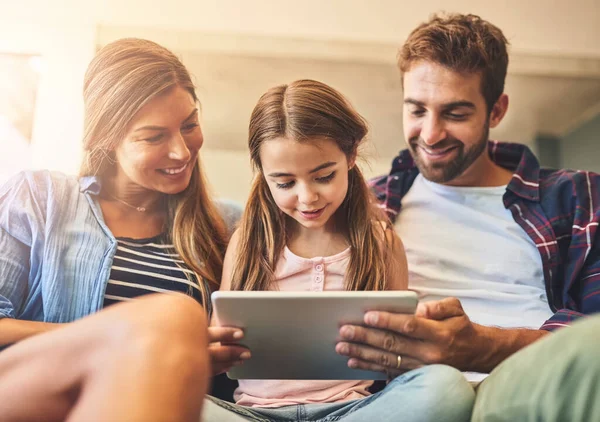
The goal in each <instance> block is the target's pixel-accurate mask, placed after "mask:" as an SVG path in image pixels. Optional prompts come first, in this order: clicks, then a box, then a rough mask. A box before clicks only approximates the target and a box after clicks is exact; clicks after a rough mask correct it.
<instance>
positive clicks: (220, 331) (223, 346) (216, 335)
mask: <svg viewBox="0 0 600 422" xmlns="http://www.w3.org/2000/svg"><path fill="white" fill-rule="evenodd" d="M208 336H209V342H210V343H209V345H208V353H209V354H210V360H211V364H212V371H213V376H214V375H218V374H222V373H223V372H227V371H228V370H229V369H231V368H232V367H233V366H235V365H241V364H242V363H243V362H244V361H245V360H247V359H249V358H250V350H248V349H247V348H246V347H244V346H240V345H239V344H238V342H239V341H240V340H241V339H242V338H244V332H243V331H242V330H240V329H239V328H235V327H208Z"/></svg>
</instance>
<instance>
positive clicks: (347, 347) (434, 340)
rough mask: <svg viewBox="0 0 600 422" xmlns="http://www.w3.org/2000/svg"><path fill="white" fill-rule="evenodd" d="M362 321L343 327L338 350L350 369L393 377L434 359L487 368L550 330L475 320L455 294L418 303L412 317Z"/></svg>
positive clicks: (379, 315)
mask: <svg viewBox="0 0 600 422" xmlns="http://www.w3.org/2000/svg"><path fill="white" fill-rule="evenodd" d="M365 324H366V327H359V326H348V325H345V326H343V327H341V328H340V337H341V339H342V340H341V341H340V342H339V343H338V344H337V346H336V350H337V352H338V353H340V354H341V355H344V356H347V357H349V358H350V359H349V361H348V365H349V366H350V367H353V368H359V369H368V370H375V371H383V372H388V373H390V374H394V375H397V374H399V373H402V372H406V371H407V370H410V369H415V368H418V367H420V366H423V365H428V364H435V363H442V364H446V365H450V366H453V367H455V368H457V369H459V370H462V371H474V372H490V371H491V370H492V369H494V368H495V367H496V366H497V365H498V364H499V363H500V362H502V361H503V360H504V359H506V358H507V357H509V356H510V355H512V354H513V353H515V352H517V351H519V350H520V349H522V348H523V347H525V346H527V345H529V344H531V343H533V342H534V341H536V340H538V339H540V338H541V337H543V336H545V335H547V334H548V332H547V331H545V330H528V329H502V328H496V327H485V326H482V325H479V324H475V323H473V322H471V320H470V319H469V317H468V316H467V315H466V314H465V312H464V310H463V309H462V306H461V304H460V301H459V300H458V299H456V298H448V299H444V300H441V301H438V302H428V303H422V304H419V307H418V309H417V312H416V313H415V315H405V314H392V313H387V312H368V313H366V314H365ZM397 356H401V357H402V364H401V367H400V368H396V364H397V361H398V360H397Z"/></svg>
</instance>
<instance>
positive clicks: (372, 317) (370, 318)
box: [365, 312, 379, 325]
mask: <svg viewBox="0 0 600 422" xmlns="http://www.w3.org/2000/svg"><path fill="white" fill-rule="evenodd" d="M378 319H379V314H378V313H377V312H367V314H366V315H365V322H366V323H367V324H371V325H374V324H377V320H378Z"/></svg>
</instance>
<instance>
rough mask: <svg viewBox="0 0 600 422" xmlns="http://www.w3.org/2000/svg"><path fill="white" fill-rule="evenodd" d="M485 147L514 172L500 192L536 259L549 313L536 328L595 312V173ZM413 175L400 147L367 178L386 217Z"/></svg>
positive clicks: (598, 254) (599, 182)
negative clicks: (383, 171)
mask: <svg viewBox="0 0 600 422" xmlns="http://www.w3.org/2000/svg"><path fill="white" fill-rule="evenodd" d="M488 149H489V154H490V157H491V158H492V160H493V161H494V162H495V163H496V164H498V165H500V166H502V167H504V168H507V169H509V170H511V171H514V174H513V177H512V180H511V181H510V183H509V184H508V186H507V188H506V193H505V194H504V196H503V202H504V207H505V208H507V209H508V210H510V211H511V213H512V216H513V218H514V219H515V221H516V222H517V223H518V224H519V225H520V226H521V227H522V228H523V230H525V232H526V233H527V234H528V235H529V237H530V238H531V239H532V240H533V242H534V243H535V245H536V247H537V249H538V251H539V252H540V255H541V257H542V264H543V267H544V281H545V284H546V293H547V295H548V303H549V304H550V307H551V309H552V311H553V312H554V315H553V316H552V317H551V318H550V319H549V320H548V321H546V322H545V323H544V325H542V327H541V329H543V330H550V331H552V330H554V329H556V328H560V327H563V326H567V325H569V324H570V323H571V322H573V321H575V320H576V319H578V318H579V317H581V316H583V315H587V314H591V313H595V312H600V229H599V228H598V225H599V222H600V175H599V174H596V173H591V172H587V171H572V170H549V169H542V168H540V165H539V163H538V161H537V159H536V158H535V156H534V155H533V153H532V152H531V151H530V150H529V148H527V147H526V146H524V145H519V144H512V143H510V144H509V143H501V142H496V141H490V142H489V145H488ZM418 174H419V170H418V169H417V167H416V166H415V164H414V162H413V159H412V157H411V155H410V153H409V152H408V150H404V151H402V152H401V153H400V155H399V156H398V157H396V158H395V159H394V161H393V163H392V170H391V171H390V174H389V175H387V176H381V177H378V178H375V179H373V180H371V181H370V185H371V188H372V189H373V191H374V193H375V195H376V197H377V199H378V200H379V201H380V205H381V206H382V207H383V208H384V209H385V211H386V212H387V214H388V216H389V217H390V218H391V219H392V221H394V220H395V218H396V216H397V215H398V213H399V212H400V208H401V202H402V198H403V197H404V195H406V193H407V192H408V190H409V189H410V187H411V186H412V184H413V182H414V180H415V178H416V177H417V175H418Z"/></svg>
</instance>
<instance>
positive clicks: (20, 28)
mask: <svg viewBox="0 0 600 422" xmlns="http://www.w3.org/2000/svg"><path fill="white" fill-rule="evenodd" d="M1 1H2V4H1V7H0V51H3V52H17V53H39V54H42V56H43V57H44V59H45V61H46V68H45V72H44V73H43V74H42V76H41V80H40V90H39V95H38V99H37V106H36V115H35V123H34V128H33V145H32V147H33V155H32V157H31V165H32V166H33V167H35V168H41V167H44V168H51V169H58V170H62V171H66V172H69V173H74V172H75V171H76V169H77V167H78V164H79V157H80V141H81V132H82V100H81V82H82V80H83V74H84V72H85V68H86V66H87V64H88V63H89V61H90V59H91V58H92V56H93V54H94V51H95V48H96V42H97V28H99V27H102V26H105V27H106V26H128V27H144V28H148V27H153V28H157V29H160V28H163V29H175V30H177V31H180V30H186V29H189V30H193V31H204V32H206V31H214V32H217V33H218V32H221V33H230V34H254V35H263V36H284V37H286V38H288V39H290V38H291V39H294V38H295V39H312V40H323V41H327V40H329V41H332V40H333V41H334V40H347V41H358V42H375V43H386V44H387V45H399V44H400V42H401V41H402V40H403V39H404V38H405V37H406V35H407V34H408V33H409V31H410V30H411V29H412V28H413V27H414V26H415V25H417V24H418V23H419V22H422V21H423V20H425V19H427V17H428V16H429V15H430V14H431V13H432V12H435V11H438V10H450V11H461V12H473V13H477V14H480V15H481V16H482V17H484V18H488V19H490V20H492V21H493V22H494V23H495V24H497V25H498V26H499V27H501V28H502V29H503V31H504V32H505V34H506V35H507V36H508V38H509V40H510V41H511V43H512V51H513V53H515V52H517V53H518V52H526V53H533V54H534V55H536V54H550V55H553V54H554V55H556V56H557V57H559V56H560V57H564V56H585V57H595V58H599V57H600V43H599V42H598V40H600V10H599V8H600V2H598V1H597V0H574V1H572V2H564V1H559V0H531V1H522V0H507V1H504V2H494V3H482V2H479V1H475V0H457V1H455V2H452V3H451V4H449V3H448V2H446V1H443V0H422V1H420V2H418V3H410V2H401V1H397V0H375V1H363V0H328V1H322V0H304V1H302V2H292V1H281V0H252V1H247V0H220V1H213V0H162V1H160V0H96V1H77V0H54V1H46V0H18V1H8V0H1ZM584 65H586V66H587V64H585V63H584ZM593 65H595V64H593ZM206 151H208V149H207V150H206ZM228 154H229V153H228V152H225V151H214V152H213V155H214V156H215V157H228ZM228 160H229V158H227V159H225V161H228ZM388 161H389V159H388V158H387V157H386V158H385V159H382V161H381V163H380V162H377V160H375V161H373V160H372V163H373V166H374V167H377V168H381V169H385V168H387V166H388ZM216 163H219V161H218V159H217V158H214V159H213V161H212V162H211V163H207V166H209V165H212V164H216ZM223 164H225V162H223ZM215 168H216V169H221V168H223V167H221V166H215ZM240 168H242V167H240ZM244 171H245V170H244ZM248 171H249V168H248ZM212 178H213V177H211V179H212ZM215 179H218V181H217V182H216V183H215V184H221V183H225V182H223V180H225V178H224V177H216V178H215ZM227 183H228V182H227ZM222 189H224V193H227V192H231V194H232V195H234V196H236V197H237V196H238V195H240V196H241V195H243V192H241V191H240V192H238V191H237V190H235V187H234V186H233V184H232V185H228V184H226V183H225V184H224V185H223V188H222Z"/></svg>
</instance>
